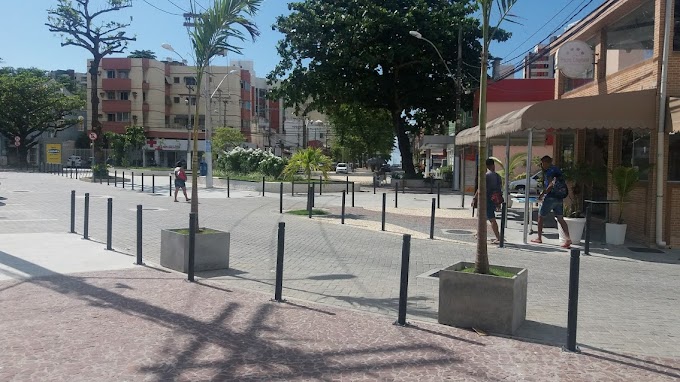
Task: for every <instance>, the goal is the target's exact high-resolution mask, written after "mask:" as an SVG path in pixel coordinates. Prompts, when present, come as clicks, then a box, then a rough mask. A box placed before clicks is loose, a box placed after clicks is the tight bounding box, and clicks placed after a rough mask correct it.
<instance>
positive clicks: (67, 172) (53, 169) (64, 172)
mask: <svg viewBox="0 0 680 382" xmlns="http://www.w3.org/2000/svg"><path fill="white" fill-rule="evenodd" d="M46 170H47V172H48V173H51V174H54V175H60V176H64V177H70V178H75V179H78V174H79V173H80V177H81V178H82V177H83V176H84V175H85V174H84V173H83V171H82V169H81V168H80V167H64V166H62V165H59V164H56V165H53V164H48V165H47V166H46ZM89 173H90V174H91V176H92V183H96V181H97V178H99V184H104V177H103V176H99V177H97V175H96V174H95V173H94V172H92V171H90V172H89ZM140 176H141V183H140V184H139V186H140V187H141V189H140V192H144V190H145V186H144V179H145V178H146V177H148V175H144V173H141V175H140ZM119 183H120V185H121V187H123V188H125V183H126V180H125V171H123V172H122V178H121V179H120V182H119V179H118V170H115V171H114V172H113V186H114V187H118V184H119ZM106 185H107V186H110V185H111V176H110V175H109V174H108V173H107V174H106ZM130 188H131V189H132V190H133V191H134V189H135V173H134V172H132V173H131V179H130ZM138 189H139V187H138ZM146 189H148V187H146ZM169 189H170V190H169V193H170V196H172V175H170V176H169ZM151 193H152V194H155V193H156V174H151Z"/></svg>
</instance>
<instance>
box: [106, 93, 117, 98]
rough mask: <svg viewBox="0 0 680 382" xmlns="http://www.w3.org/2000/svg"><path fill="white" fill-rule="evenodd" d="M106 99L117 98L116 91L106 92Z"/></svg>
mask: <svg viewBox="0 0 680 382" xmlns="http://www.w3.org/2000/svg"><path fill="white" fill-rule="evenodd" d="M106 99H116V92H106Z"/></svg>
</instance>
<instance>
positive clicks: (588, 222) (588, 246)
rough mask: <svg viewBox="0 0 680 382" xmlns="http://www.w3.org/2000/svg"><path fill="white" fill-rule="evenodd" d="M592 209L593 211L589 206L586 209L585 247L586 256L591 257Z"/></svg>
mask: <svg viewBox="0 0 680 382" xmlns="http://www.w3.org/2000/svg"><path fill="white" fill-rule="evenodd" d="M591 209H592V205H588V207H586V237H585V240H586V245H585V249H584V254H585V255H590V224H591V223H590V214H591Z"/></svg>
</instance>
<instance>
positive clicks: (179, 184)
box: [175, 179, 187, 188]
mask: <svg viewBox="0 0 680 382" xmlns="http://www.w3.org/2000/svg"><path fill="white" fill-rule="evenodd" d="M186 187H187V185H186V182H185V181H183V180H182V179H175V188H186Z"/></svg>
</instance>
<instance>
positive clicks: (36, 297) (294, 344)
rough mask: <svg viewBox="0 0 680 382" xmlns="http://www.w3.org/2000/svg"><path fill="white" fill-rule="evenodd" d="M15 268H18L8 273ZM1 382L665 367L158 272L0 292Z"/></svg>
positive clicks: (501, 374) (42, 282)
mask: <svg viewBox="0 0 680 382" xmlns="http://www.w3.org/2000/svg"><path fill="white" fill-rule="evenodd" d="M22 266H24V265H19V268H21V267H22ZM0 306H2V309H0V330H1V331H2V333H3V335H2V339H1V340H0V344H1V345H2V348H3V351H2V352H0V380H2V381H48V380H49V381H69V382H79V381H88V382H90V381H162V382H165V381H208V380H212V381H227V380H229V381H234V380H238V381H249V380H263V381H265V380H266V381H297V380H322V381H330V380H337V381H345V380H347V381H349V380H386V381H442V380H458V381H499V380H510V381H624V380H627V381H671V380H676V379H677V378H680V363H678V361H677V360H673V359H665V358H659V357H630V356H625V355H619V354H615V353H611V352H608V351H603V350H599V349H594V348H590V347H583V349H582V350H583V353H582V354H580V355H577V354H572V353H565V352H562V351H561V350H560V349H559V348H556V347H551V346H545V345H540V344H534V343H529V342H522V341H515V340H512V339H507V338H500V337H493V336H486V337H482V336H478V335H477V334H475V333H474V332H470V331H466V330H461V329H455V328H450V327H445V326H441V325H435V324H430V323H423V322H415V323H414V324H415V326H411V327H399V326H395V325H393V324H392V320H391V319H390V318H388V317H384V316H380V315H378V316H376V315H373V314H370V313H365V312H358V311H351V310H344V309H339V308H336V307H330V306H325V305H318V304H313V303H309V302H304V301H298V300H291V301H288V302H286V303H276V302H271V301H269V299H268V296H266V295H264V294H260V293H256V292H248V291H244V290H241V289H237V288H230V287H225V285H224V283H223V282H215V281H210V280H202V281H200V283H194V284H190V283H187V282H186V281H184V275H180V274H177V273H171V272H167V271H162V270H155V269H148V268H143V267H141V268H136V269H134V270H124V271H109V272H95V273H78V274H72V275H54V276H47V277H38V278H33V279H29V280H25V281H5V282H0Z"/></svg>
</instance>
